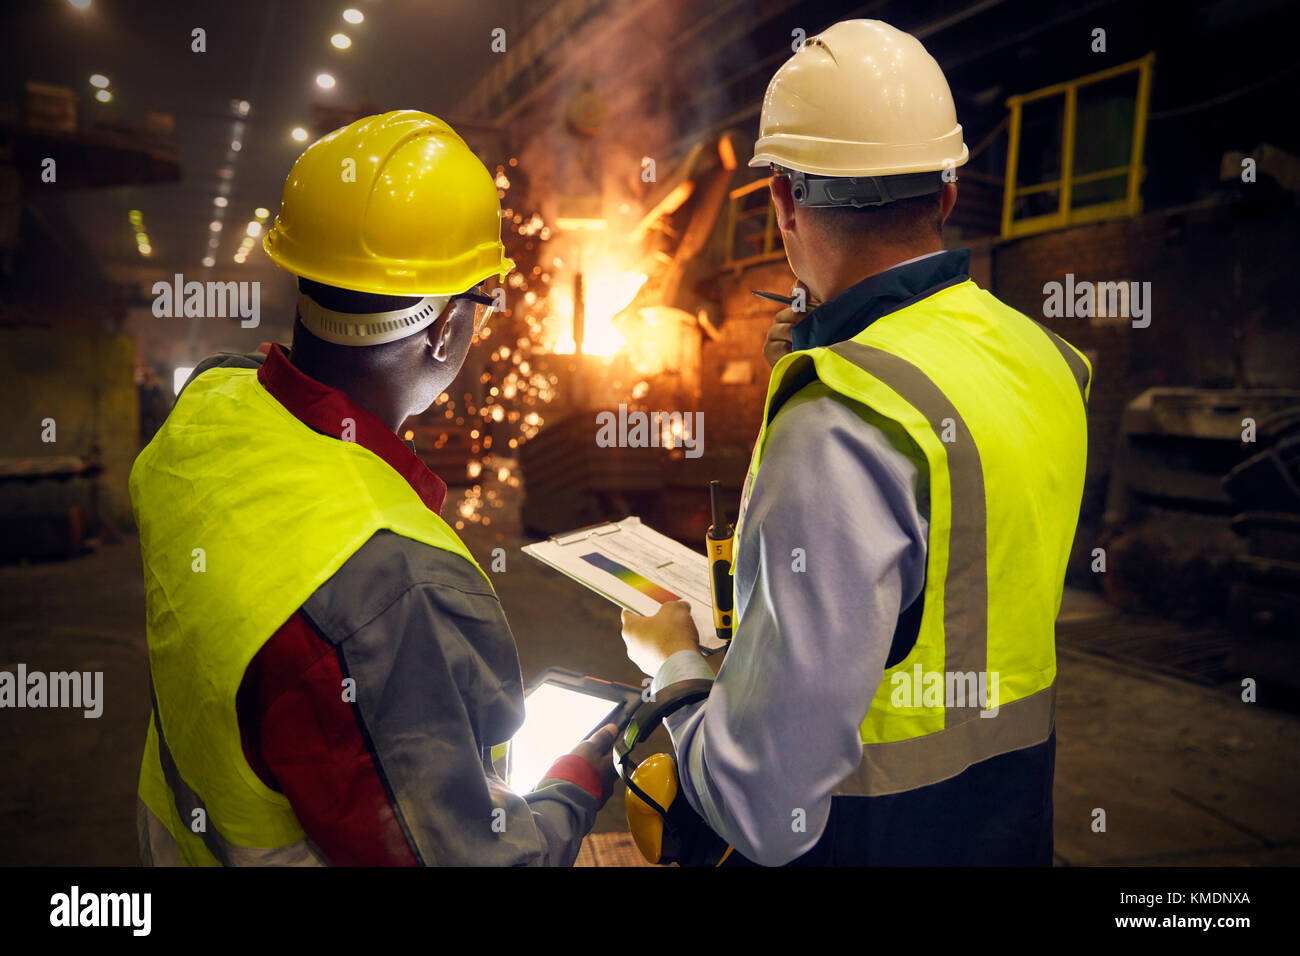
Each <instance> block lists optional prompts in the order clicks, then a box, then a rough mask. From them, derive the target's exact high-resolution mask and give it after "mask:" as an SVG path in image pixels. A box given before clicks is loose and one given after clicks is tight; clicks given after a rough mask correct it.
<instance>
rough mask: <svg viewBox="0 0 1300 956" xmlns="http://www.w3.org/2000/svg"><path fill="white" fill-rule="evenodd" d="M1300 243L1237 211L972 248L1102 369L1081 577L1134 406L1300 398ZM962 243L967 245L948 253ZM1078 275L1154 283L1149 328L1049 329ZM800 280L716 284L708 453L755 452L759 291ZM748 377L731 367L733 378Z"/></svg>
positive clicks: (1003, 287) (1253, 213)
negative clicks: (1254, 391)
mask: <svg viewBox="0 0 1300 956" xmlns="http://www.w3.org/2000/svg"><path fill="white" fill-rule="evenodd" d="M1297 240H1300V215H1298V214H1297V212H1296V210H1295V209H1291V208H1286V209H1277V208H1259V207H1252V206H1245V205H1237V204H1234V205H1224V206H1214V207H1203V208H1194V209H1189V210H1185V211H1181V212H1179V211H1173V212H1159V213H1151V214H1147V215H1143V216H1139V217H1136V218H1133V219H1122V220H1114V221H1111V222H1105V223H1098V224H1094V225H1086V226H1078V227H1075V228H1071V229H1064V230H1058V231H1055V232H1049V233H1044V234H1042V235H1038V236H1030V237H1026V238H1023V239H1016V240H1011V241H1007V242H1000V241H997V240H987V239H986V240H973V241H970V242H967V243H965V245H967V246H968V247H969V248H970V249H971V273H972V276H973V277H974V278H975V281H976V282H978V283H979V284H980V285H982V286H984V287H985V288H990V289H991V290H992V291H993V292H994V293H995V294H996V295H997V296H998V297H999V298H1000V299H1002V300H1003V301H1004V302H1006V303H1008V304H1009V305H1011V306H1013V307H1014V308H1017V309H1019V310H1020V311H1022V312H1024V313H1025V314H1027V315H1029V316H1030V317H1031V318H1034V319H1037V320H1039V321H1041V322H1043V323H1044V324H1045V325H1047V326H1048V327H1049V328H1052V329H1053V330H1054V331H1056V332H1058V333H1059V334H1060V335H1062V336H1064V337H1065V338H1066V339H1067V340H1069V341H1070V342H1071V343H1072V344H1073V345H1075V346H1076V347H1077V348H1079V349H1081V350H1083V351H1084V352H1086V353H1087V354H1088V355H1089V358H1090V359H1091V360H1092V362H1093V384H1092V400H1091V404H1090V408H1089V451H1088V478H1087V484H1086V488H1085V493H1084V504H1083V514H1082V516H1081V522H1080V531H1079V537H1078V540H1077V541H1076V547H1075V551H1076V555H1075V560H1074V561H1073V562H1072V567H1074V568H1075V569H1076V570H1079V569H1081V568H1084V567H1086V562H1083V561H1082V560H1081V556H1084V557H1086V555H1087V553H1088V551H1089V550H1090V548H1091V546H1092V545H1091V544H1090V542H1092V541H1095V540H1096V538H1097V536H1098V534H1099V533H1100V530H1101V516H1102V512H1103V510H1104V507H1105V495H1106V484H1107V480H1108V477H1109V473H1110V470H1111V463H1112V460H1113V458H1114V454H1115V445H1116V439H1117V436H1118V429H1119V423H1120V417H1121V415H1122V414H1123V410H1124V407H1125V405H1127V404H1128V402H1130V401H1131V400H1132V399H1134V398H1136V397H1137V396H1138V395H1139V394H1141V393H1142V392H1143V391H1145V390H1146V389H1147V388H1150V387H1152V386H1157V385H1185V386H1193V387H1198V388H1228V387H1234V386H1235V387H1243V386H1244V387H1264V386H1271V387H1284V388H1300V321H1297V316H1296V311H1297V310H1296V305H1295V301H1296V300H1295V297H1294V295H1293V294H1292V292H1291V288H1290V277H1291V271H1292V269H1293V268H1294V266H1293V264H1292V262H1291V261H1290V260H1291V258H1292V257H1293V256H1294V250H1295V249H1297V248H1300V242H1298V241H1297ZM961 244H962V241H961V240H960V239H956V240H955V241H953V242H951V243H950V247H952V246H956V245H961ZM1067 272H1068V273H1073V274H1074V276H1075V280H1076V281H1082V280H1088V281H1093V282H1113V281H1121V280H1124V281H1137V282H1150V283H1151V286H1150V290H1151V313H1150V318H1151V321H1150V325H1149V326H1148V327H1146V328H1133V327H1132V326H1131V324H1130V323H1128V322H1127V321H1124V322H1116V321H1114V320H1111V321H1110V322H1102V321H1090V320H1089V319H1086V318H1046V317H1045V316H1044V315H1043V304H1044V293H1043V286H1044V284H1045V283H1047V282H1051V281H1057V282H1063V281H1064V278H1065V275H1066V273H1067ZM792 282H793V277H792V276H791V274H790V272H789V269H788V268H787V267H786V265H785V263H784V262H777V263H769V264H766V265H762V266H757V267H754V268H751V269H749V270H747V271H745V272H743V273H741V274H740V275H731V274H724V275H723V276H722V277H721V279H720V281H719V288H720V290H721V292H722V298H723V314H724V316H725V320H724V321H723V323H722V325H721V328H720V335H719V338H718V340H717V341H707V340H706V341H705V343H704V345H703V347H702V350H701V359H702V368H701V373H702V374H701V379H702V389H703V395H702V402H701V407H702V408H704V409H705V410H706V413H707V414H708V415H709V425H710V435H711V442H713V443H716V444H711V446H710V449H711V450H713V449H714V448H717V447H719V446H720V445H728V446H732V447H743V448H748V447H749V445H750V444H751V443H752V442H753V440H754V438H755V436H756V435H757V432H758V425H759V421H760V417H761V415H762V405H763V398H764V395H765V394H766V386H767V378H768V369H767V365H766V363H765V362H764V361H763V359H762V354H761V353H762V343H763V340H764V338H765V336H766V334H767V328H768V326H769V324H770V322H771V317H772V316H773V315H774V314H775V313H776V312H777V311H778V309H779V307H778V306H775V305H773V304H770V303H766V302H764V301H763V300H761V299H758V298H756V297H755V296H752V295H750V294H749V290H750V289H772V290H775V291H787V290H788V289H789V287H790V285H791V284H792ZM744 362H748V363H749V364H750V368H751V371H752V380H751V381H750V382H748V383H746V384H723V383H722V382H721V376H722V372H723V370H724V369H725V368H726V367H727V366H728V363H744ZM739 368H740V366H739V365H733V371H735V370H738V369H739ZM1085 545H1087V546H1086V547H1085Z"/></svg>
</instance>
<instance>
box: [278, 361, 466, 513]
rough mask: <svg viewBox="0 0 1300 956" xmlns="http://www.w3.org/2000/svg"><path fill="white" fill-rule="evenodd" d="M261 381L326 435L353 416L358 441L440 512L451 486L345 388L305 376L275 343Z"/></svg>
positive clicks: (292, 411)
mask: <svg viewBox="0 0 1300 956" xmlns="http://www.w3.org/2000/svg"><path fill="white" fill-rule="evenodd" d="M257 380H258V381H259V382H260V383H261V384H262V387H263V388H265V389H266V390H267V391H268V392H270V393H271V397H273V398H274V399H275V400H276V401H277V402H279V403H280V404H281V405H283V406H284V407H285V409H286V410H288V412H289V413H290V414H291V415H293V417H294V418H296V419H298V420H299V421H300V422H302V423H303V424H304V425H306V426H307V427H308V428H311V429H312V430H314V431H318V432H320V433H321V434H322V435H329V436H330V437H331V438H339V437H340V430H341V428H342V422H343V420H344V419H345V418H350V419H352V420H353V421H354V422H355V423H356V435H355V440H356V443H357V444H358V445H360V446H361V447H362V448H365V449H366V450H367V451H371V452H374V453H375V454H376V455H378V456H379V457H380V458H382V459H383V460H384V461H385V462H386V463H387V464H388V466H389V467H390V468H392V469H393V470H394V471H395V472H397V473H398V474H399V475H401V476H402V477H403V478H404V479H406V483H407V484H409V485H410V486H411V487H412V488H413V489H414V490H415V493H416V494H418V495H419V496H420V500H421V501H423V502H424V506H425V507H426V508H428V509H429V510H430V511H432V512H433V513H434V514H439V513H440V512H441V511H442V505H443V502H444V501H445V500H446V498H447V485H446V484H445V483H444V482H443V480H442V479H441V478H439V477H438V476H437V475H435V474H434V473H433V472H432V471H430V470H429V468H428V466H427V465H425V463H424V462H422V461H421V460H420V459H419V457H418V456H417V455H416V454H415V450H414V448H413V447H412V446H411V445H409V444H408V443H406V442H404V441H402V439H400V438H398V437H397V435H396V434H394V433H393V431H392V429H390V428H389V427H388V426H387V425H385V424H384V423H383V422H381V421H380V420H379V419H378V418H376V417H375V416H374V415H372V414H370V413H369V412H368V411H366V410H365V409H364V408H362V407H361V406H360V405H358V404H357V403H356V402H354V401H352V399H350V398H348V396H347V393H346V392H342V391H339V390H338V389H337V388H331V387H330V386H328V385H326V384H324V383H323V382H318V381H317V380H316V379H314V378H312V377H310V376H308V375H304V374H303V373H302V372H301V371H300V370H299V369H298V368H297V366H295V365H294V364H293V363H292V362H290V361H289V355H288V353H287V352H285V350H284V346H282V345H280V344H279V343H276V344H273V345H272V346H271V347H270V349H269V350H268V351H267V355H266V361H265V362H263V363H262V367H261V368H260V369H258V371H257Z"/></svg>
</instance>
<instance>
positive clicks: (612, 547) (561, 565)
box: [523, 515, 726, 654]
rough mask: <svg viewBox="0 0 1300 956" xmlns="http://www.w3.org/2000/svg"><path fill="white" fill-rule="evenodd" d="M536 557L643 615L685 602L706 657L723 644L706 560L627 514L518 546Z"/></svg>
mask: <svg viewBox="0 0 1300 956" xmlns="http://www.w3.org/2000/svg"><path fill="white" fill-rule="evenodd" d="M523 551H524V554H527V555H529V556H531V557H534V558H536V559H537V560H538V561H541V562H542V563H543V564H547V565H549V566H551V567H552V568H554V569H555V570H557V571H559V572H560V573H562V574H565V575H567V576H568V577H570V578H573V580H575V581H577V582H578V583H579V584H582V585H585V586H586V587H588V588H590V589H591V590H592V591H595V592H596V593H597V594H599V595H600V596H601V597H603V598H605V599H606V600H609V601H613V602H614V603H615V604H617V605H618V606H619V607H624V608H627V609H628V610H630V611H635V612H636V613H638V614H645V615H647V616H649V615H651V614H654V613H655V612H656V611H658V610H659V606H660V605H661V604H663V603H665V602H666V601H677V600H682V601H687V602H689V604H690V605H691V617H692V618H693V619H694V620H695V629H696V630H697V631H698V632H699V637H700V647H701V648H702V649H703V650H704V651H705V652H706V653H710V654H711V653H713V652H714V651H717V650H721V649H722V648H723V647H725V646H726V645H725V644H724V642H723V641H721V640H719V639H718V637H717V634H716V632H715V631H714V627H713V596H712V593H711V592H710V591H709V559H708V558H706V557H705V556H704V555H703V554H701V553H700V552H698V551H693V550H691V549H690V548H688V547H686V546H685V545H684V544H681V543H680V542H677V541H674V540H673V539H672V538H670V537H668V536H667V535H665V534H660V533H659V532H658V531H655V530H654V529H653V528H651V527H650V526H649V525H645V524H642V523H641V519H640V518H638V517H636V516H635V515H633V516H632V517H629V518H624V519H623V520H622V521H605V522H601V523H600V524H594V525H588V526H587V527H585V528H577V529H575V530H573V531H566V532H564V533H563V534H556V535H552V536H551V537H550V538H548V539H547V540H545V541H538V542H535V543H533V544H528V545H524V548H523Z"/></svg>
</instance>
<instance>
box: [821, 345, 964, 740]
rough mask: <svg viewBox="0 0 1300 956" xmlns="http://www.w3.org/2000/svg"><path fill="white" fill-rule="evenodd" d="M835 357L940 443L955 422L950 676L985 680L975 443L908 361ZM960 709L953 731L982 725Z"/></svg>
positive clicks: (946, 639) (849, 350)
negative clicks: (872, 381) (896, 401)
mask: <svg viewBox="0 0 1300 956" xmlns="http://www.w3.org/2000/svg"><path fill="white" fill-rule="evenodd" d="M830 351H832V352H834V353H836V354H837V355H839V356H841V357H842V358H844V359H846V360H848V361H849V362H852V363H853V364H854V365H856V366H857V367H858V368H860V369H862V370H863V371H864V372H867V373H868V374H870V375H871V376H873V377H875V378H877V379H879V380H880V381H881V382H884V383H885V384H886V385H888V386H889V387H890V388H892V389H893V390H894V391H895V392H897V393H898V394H899V395H901V396H902V397H903V398H904V399H905V400H906V401H907V402H909V403H910V404H911V405H912V407H913V408H915V409H916V410H917V411H919V412H920V413H921V414H922V415H924V416H925V420H926V421H927V422H929V424H930V427H931V428H932V429H934V433H935V435H936V436H941V435H942V434H943V431H944V428H945V425H944V422H945V420H951V422H952V428H953V433H954V435H955V439H954V440H953V441H951V442H943V448H944V450H945V451H946V453H947V456H948V485H949V488H950V493H949V511H950V512H951V526H950V530H949V532H948V573H947V575H946V576H945V578H944V597H943V667H944V670H945V671H946V672H947V673H949V674H958V673H960V674H966V673H972V672H973V673H975V674H980V673H982V672H983V671H984V669H985V667H986V666H987V664H988V604H989V601H988V594H989V592H988V560H987V554H986V547H987V537H986V535H985V525H986V523H987V517H986V514H985V507H984V468H983V466H982V465H981V464H980V453H979V449H978V448H976V447H975V437H974V436H973V435H972V434H971V432H970V429H969V428H967V427H966V422H965V421H963V420H962V417H961V416H960V415H959V414H957V409H956V408H955V407H954V406H953V404H952V402H950V401H949V400H948V396H947V395H945V394H943V392H942V391H940V390H939V386H937V385H935V384H934V382H932V381H930V378H929V376H927V375H926V374H925V373H924V372H922V371H921V370H920V369H919V368H917V367H916V366H915V365H913V364H912V363H911V362H909V361H907V360H906V359H903V358H899V357H898V356H897V355H894V354H892V353H890V352H886V351H884V350H883V349H878V348H875V347H874V346H870V345H863V344H861V343H860V342H853V341H849V342H841V343H839V344H838V345H832V346H831V348H830ZM953 704H954V701H948V702H947V713H946V714H945V715H944V726H945V727H948V728H951V727H953V726H954V725H956V724H961V723H965V722H968V721H971V720H978V719H980V718H979V714H980V708H979V707H978V706H975V707H969V706H963V707H956V706H953ZM985 723H989V721H988V720H985ZM932 736H933V735H932ZM869 746H873V747H874V746H876V745H875V744H871V745H869ZM863 749H864V750H866V749H867V747H864V748H863Z"/></svg>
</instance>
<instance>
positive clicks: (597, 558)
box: [582, 551, 681, 604]
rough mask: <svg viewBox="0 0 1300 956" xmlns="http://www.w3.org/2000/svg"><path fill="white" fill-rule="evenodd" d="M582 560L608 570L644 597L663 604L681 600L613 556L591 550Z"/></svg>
mask: <svg viewBox="0 0 1300 956" xmlns="http://www.w3.org/2000/svg"><path fill="white" fill-rule="evenodd" d="M582 560H584V561H586V562H587V563H588V564H593V565H595V566H596V567H598V568H600V569H601V570H602V571H608V572H609V573H610V574H612V575H614V577H616V578H618V579H619V580H620V581H622V582H623V583H624V584H626V585H627V586H628V587H633V588H636V589H637V590H638V591H640V592H641V593H642V594H644V595H645V596H646V597H648V598H653V599H654V600H656V601H658V602H659V603H660V604H663V603H664V602H665V601H680V600H681V598H679V597H678V596H677V595H676V594H674V593H673V592H672V591H669V590H668V589H667V588H661V587H660V586H659V585H657V584H655V583H654V582H653V581H651V580H649V579H647V578H643V577H642V576H641V575H639V574H637V573H636V572H635V571H633V570H632V569H631V568H629V567H626V566H624V565H622V564H619V563H618V562H617V561H615V560H614V559H613V558H609V557H606V556H605V555H603V554H600V553H599V552H596V551H593V552H592V553H591V554H584V555H583V556H582Z"/></svg>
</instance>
